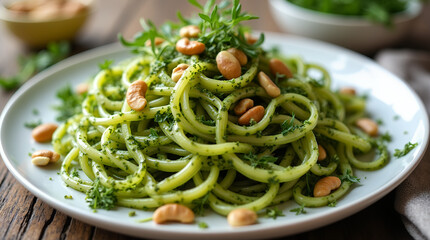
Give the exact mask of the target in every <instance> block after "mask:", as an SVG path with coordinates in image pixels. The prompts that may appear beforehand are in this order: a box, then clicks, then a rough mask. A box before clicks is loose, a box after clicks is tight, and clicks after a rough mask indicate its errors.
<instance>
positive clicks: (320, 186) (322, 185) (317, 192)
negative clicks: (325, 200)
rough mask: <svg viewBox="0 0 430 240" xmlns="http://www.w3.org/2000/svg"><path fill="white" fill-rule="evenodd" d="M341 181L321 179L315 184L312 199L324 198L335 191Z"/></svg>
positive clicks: (329, 177) (333, 178)
mask: <svg viewBox="0 0 430 240" xmlns="http://www.w3.org/2000/svg"><path fill="white" fill-rule="evenodd" d="M340 184H341V181H340V179H339V178H338V177H335V176H328V177H324V178H321V179H320V180H318V182H317V183H316V184H315V187H314V197H324V196H327V195H329V194H330V192H331V191H332V190H336V189H338V188H339V187H340Z"/></svg>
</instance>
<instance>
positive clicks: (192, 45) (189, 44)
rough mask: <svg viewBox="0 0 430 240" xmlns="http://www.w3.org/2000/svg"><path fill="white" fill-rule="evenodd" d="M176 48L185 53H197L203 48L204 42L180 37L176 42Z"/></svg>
mask: <svg viewBox="0 0 430 240" xmlns="http://www.w3.org/2000/svg"><path fill="white" fill-rule="evenodd" d="M176 50H177V51H178V52H180V53H182V54H185V55H198V54H200V53H202V52H203V51H204V50H205V44H203V43H201V42H197V41H190V39H188V38H182V39H180V40H179V41H178V42H177V43H176Z"/></svg>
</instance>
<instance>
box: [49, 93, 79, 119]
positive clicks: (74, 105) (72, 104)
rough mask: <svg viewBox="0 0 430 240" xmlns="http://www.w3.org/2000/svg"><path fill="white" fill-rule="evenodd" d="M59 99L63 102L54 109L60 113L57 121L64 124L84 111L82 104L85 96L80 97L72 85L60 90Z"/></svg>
mask: <svg viewBox="0 0 430 240" xmlns="http://www.w3.org/2000/svg"><path fill="white" fill-rule="evenodd" d="M57 98H58V99H59V100H60V101H61V103H60V104H58V105H55V106H54V109H55V110H57V111H58V116H57V121H60V122H64V121H66V120H67V119H69V118H70V117H72V116H74V115H75V114H78V113H80V112H81V111H82V106H81V103H82V101H83V100H84V98H85V94H83V95H79V94H77V93H76V92H75V91H73V89H72V87H71V86H70V85H66V86H65V87H63V88H61V89H60V90H58V92H57Z"/></svg>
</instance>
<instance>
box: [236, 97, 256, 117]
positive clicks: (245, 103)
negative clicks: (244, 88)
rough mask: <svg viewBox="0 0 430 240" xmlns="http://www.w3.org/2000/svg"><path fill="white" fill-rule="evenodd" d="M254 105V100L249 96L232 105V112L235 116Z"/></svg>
mask: <svg viewBox="0 0 430 240" xmlns="http://www.w3.org/2000/svg"><path fill="white" fill-rule="evenodd" d="M252 107H254V101H253V100H252V99H250V98H244V99H242V100H240V102H239V103H238V104H237V105H236V107H234V113H235V114H236V115H237V116H241V115H242V114H244V113H246V111H248V109H250V108H252Z"/></svg>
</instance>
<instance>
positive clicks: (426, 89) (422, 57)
mask: <svg viewBox="0 0 430 240" xmlns="http://www.w3.org/2000/svg"><path fill="white" fill-rule="evenodd" d="M376 61H377V62H379V63H380V64H381V65H382V66H383V67H385V68H386V69H388V70H389V71H391V72H392V73H394V74H396V75H397V76H399V77H400V78H401V79H403V80H404V81H406V82H407V83H408V84H409V85H410V86H411V87H412V88H413V89H414V90H415V91H416V92H417V93H418V95H419V96H420V97H421V99H422V101H423V102H424V105H425V106H426V110H427V113H430V52H423V51H415V50H384V51H382V52H380V53H379V54H378V55H377V56H376ZM400 97H401V96H400ZM394 207H395V209H396V211H397V212H399V213H400V214H401V215H402V219H403V222H404V224H405V227H406V229H407V230H408V232H409V233H410V234H411V236H412V237H413V238H415V239H417V240H425V239H430V148H429V149H428V150H427V152H426V154H425V155H424V157H423V159H422V160H421V162H420V164H419V165H418V167H417V168H416V169H415V170H414V172H413V173H412V174H411V175H410V176H409V177H408V178H407V179H406V180H405V181H404V182H403V183H402V184H401V185H400V186H399V187H398V188H397V189H396V197H395V202H394Z"/></svg>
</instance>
